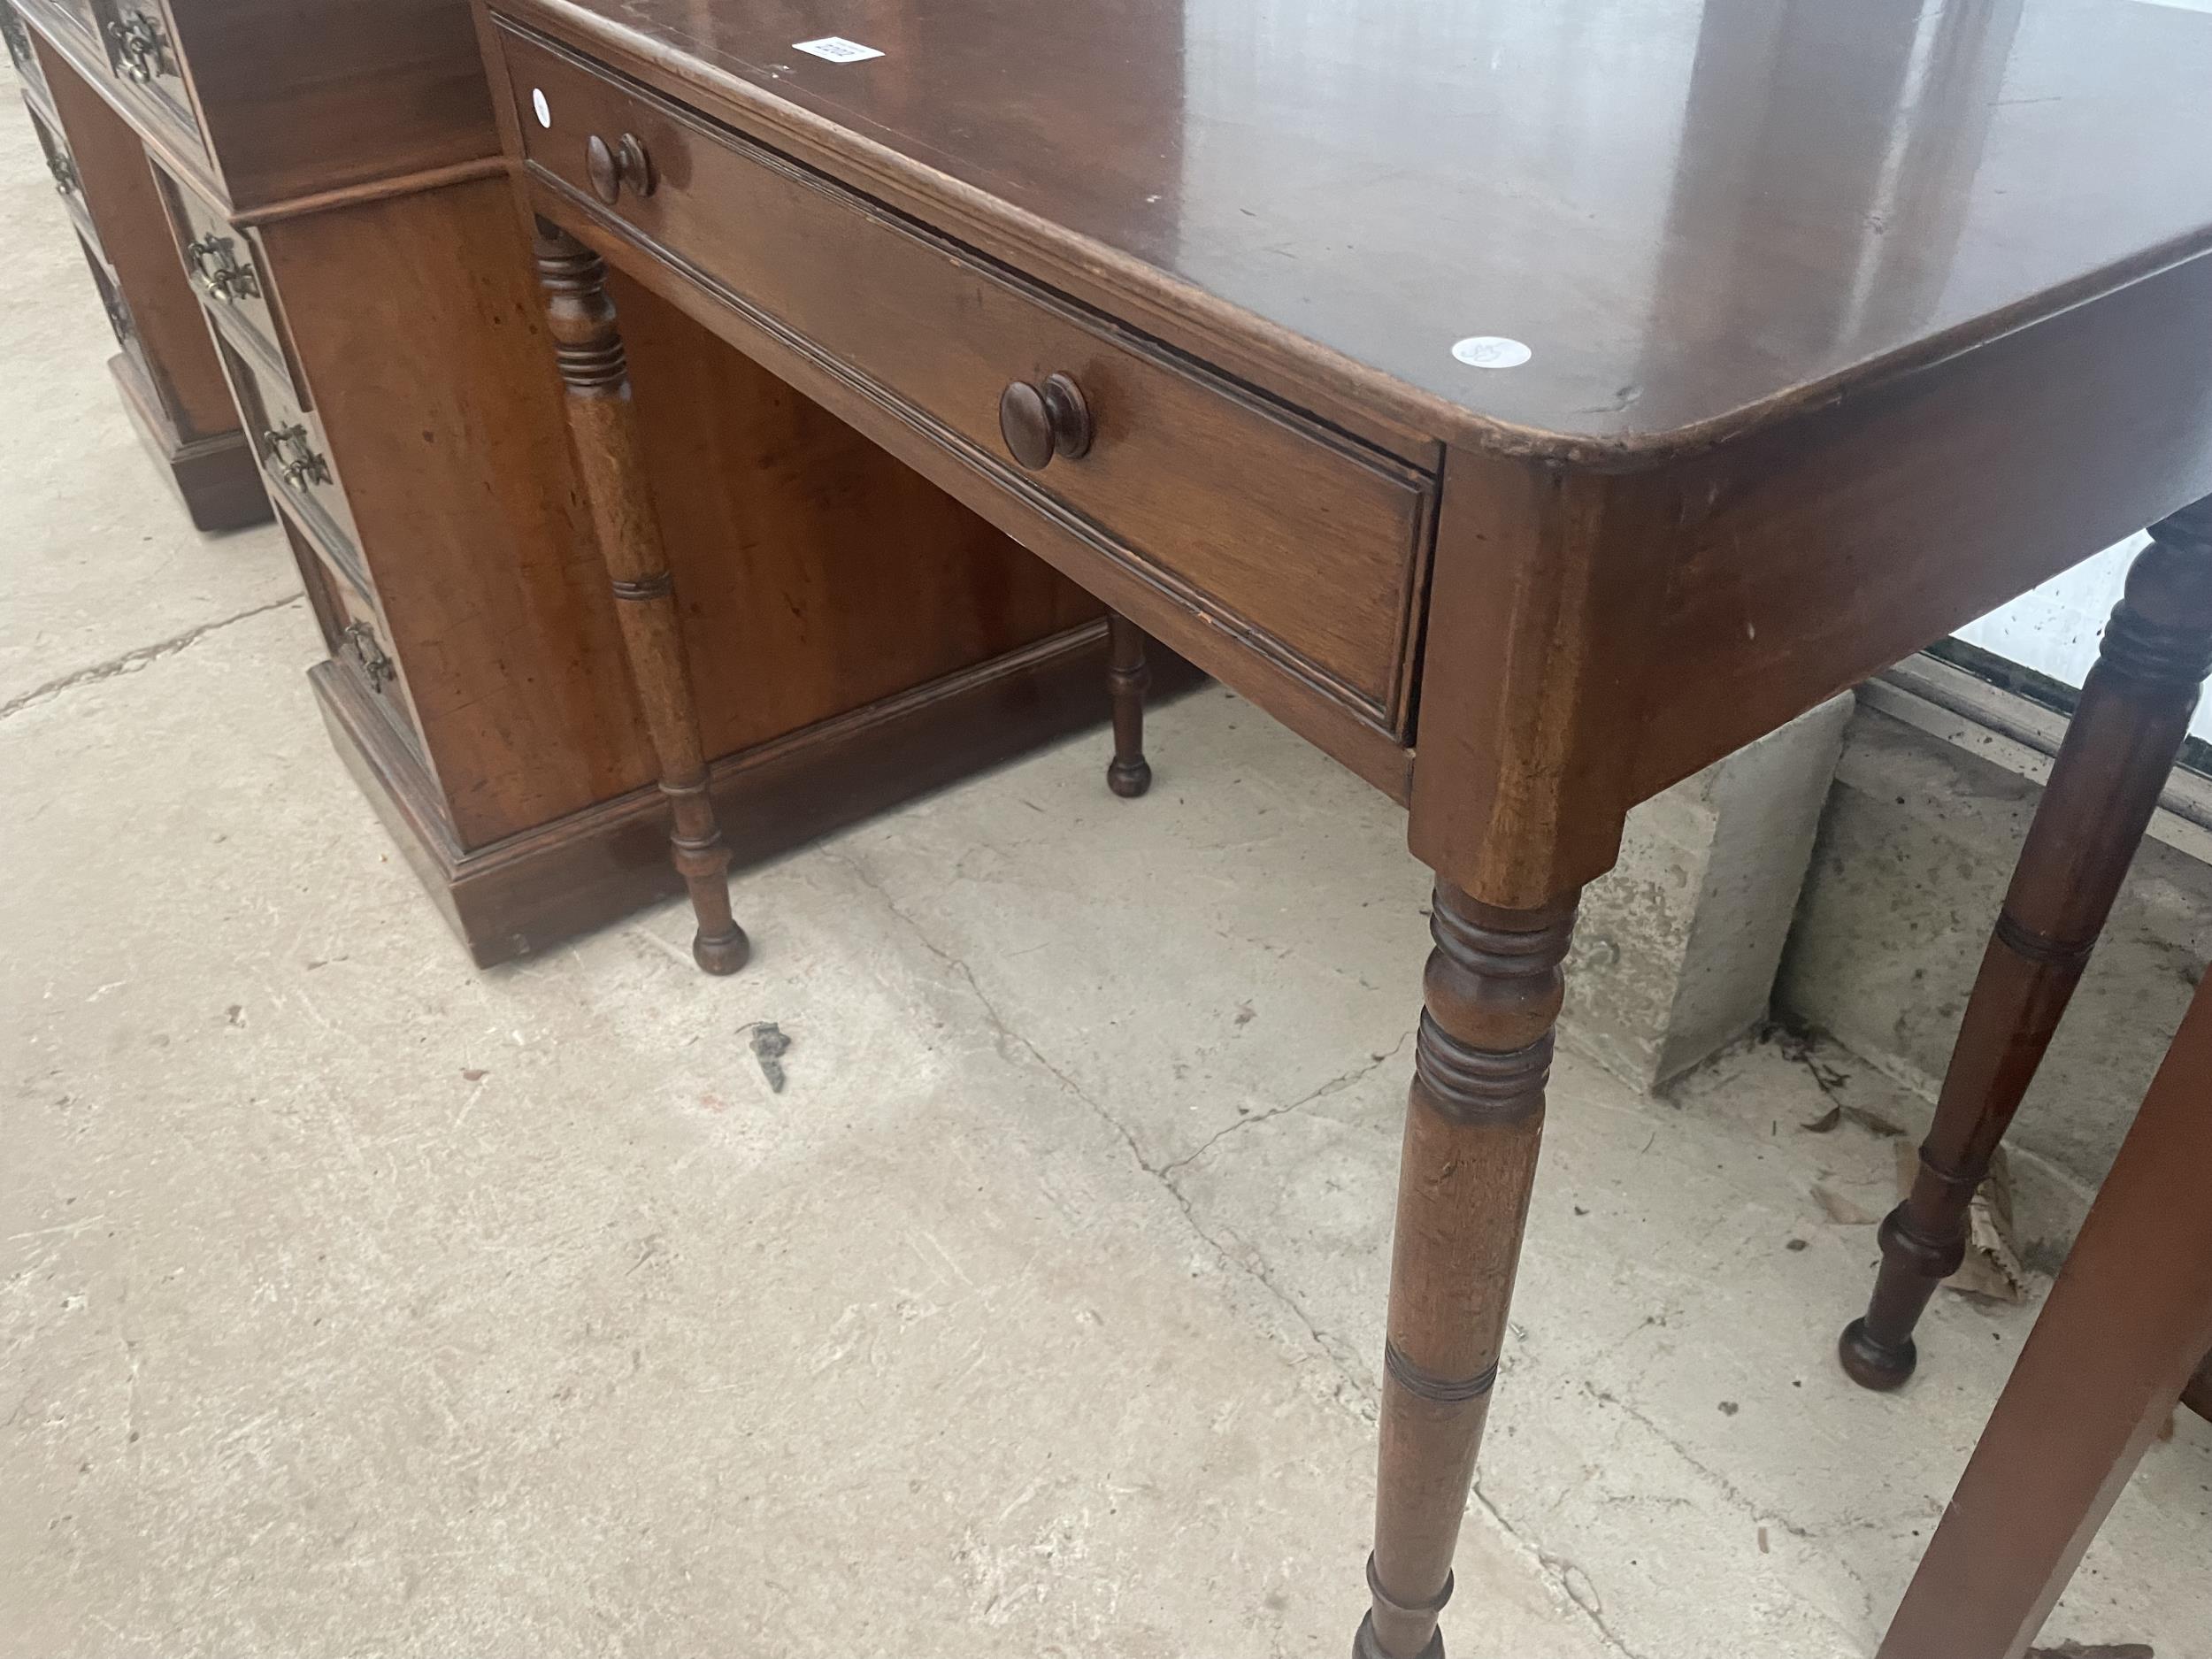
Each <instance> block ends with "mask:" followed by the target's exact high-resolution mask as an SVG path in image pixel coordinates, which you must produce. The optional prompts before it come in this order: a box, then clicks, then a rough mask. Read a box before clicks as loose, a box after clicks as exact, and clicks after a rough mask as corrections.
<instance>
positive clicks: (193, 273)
mask: <svg viewBox="0 0 2212 1659" xmlns="http://www.w3.org/2000/svg"><path fill="white" fill-rule="evenodd" d="M154 177H155V178H156V179H157V180H158V181H159V182H160V185H161V194H162V200H163V203H164V204H165V206H166V207H167V209H168V211H169V224H170V228H171V229H172V230H173V232H174V233H175V235H176V238H177V252H178V256H179V257H180V258H182V259H183V261H184V269H185V273H186V274H187V275H188V276H189V277H190V278H191V279H192V286H193V287H194V288H197V289H198V290H199V293H200V298H201V300H202V301H203V303H205V304H206V305H207V307H208V309H209V310H211V311H214V312H215V313H216V314H217V315H219V316H221V317H225V318H227V319H229V321H230V323H231V324H232V326H234V327H235V328H236V329H237V331H238V333H239V334H241V335H242V336H243V337H244V339H245V340H246V342H247V343H248V344H250V345H251V346H252V347H253V348H254V349H255V350H257V351H258V352H259V353H260V354H261V356H262V357H263V359H264V362H265V366H267V367H269V368H271V369H273V370H276V371H278V372H279V373H282V374H283V375H284V377H285V379H286V380H290V379H291V378H292V375H291V371H290V369H289V368H288V367H287V366H286V361H287V360H286V357H285V355H284V353H283V351H282V349H280V347H279V346H278V344H277V326H276V315H275V313H274V312H273V311H272V310H271V309H270V306H269V285H268V280H267V278H266V277H265V275H264V272H265V269H266V266H265V264H264V262H263V257H262V251H261V248H260V244H259V243H258V242H256V241H255V240H254V236H253V233H252V232H250V231H248V230H245V229H243V228H242V227H238V226H235V225H233V224H232V223H231V222H230V220H229V219H227V218H226V217H225V216H224V214H223V211H222V210H221V209H220V208H219V207H217V206H216V205H215V204H213V203H212V202H211V201H209V200H208V199H207V198H206V197H205V196H202V195H201V194H200V193H199V192H198V191H197V190H195V189H194V188H192V187H191V186H189V185H188V184H186V183H184V182H183V181H182V180H179V179H176V178H173V177H172V176H171V175H170V174H169V173H168V172H167V171H165V169H164V168H162V167H160V166H158V165H157V166H156V167H155V168H154ZM292 389H293V390H294V391H295V392H296V391H297V390H298V389H299V388H297V387H296V386H295V387H294V388H292Z"/></svg>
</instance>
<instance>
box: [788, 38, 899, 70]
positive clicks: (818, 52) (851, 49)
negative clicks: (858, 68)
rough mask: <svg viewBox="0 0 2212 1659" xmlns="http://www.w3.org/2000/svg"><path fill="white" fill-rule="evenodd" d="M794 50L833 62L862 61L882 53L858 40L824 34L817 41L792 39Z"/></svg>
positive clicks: (792, 48) (878, 56) (877, 56)
mask: <svg viewBox="0 0 2212 1659" xmlns="http://www.w3.org/2000/svg"><path fill="white" fill-rule="evenodd" d="M791 50H793V51H795V52H812V53H813V54H814V55H815V56H816V57H817V58H828V59H829V60H830V62H832V63H833V64H858V63H864V62H866V61H867V60H868V59H869V58H880V57H882V56H883V54H882V53H881V52H879V51H878V50H876V49H875V48H874V47H872V46H863V45H862V44H861V43H860V42H858V41H849V40H847V39H846V38H845V37H844V36H843V35H824V36H822V38H821V39H820V40H818V41H794V42H791Z"/></svg>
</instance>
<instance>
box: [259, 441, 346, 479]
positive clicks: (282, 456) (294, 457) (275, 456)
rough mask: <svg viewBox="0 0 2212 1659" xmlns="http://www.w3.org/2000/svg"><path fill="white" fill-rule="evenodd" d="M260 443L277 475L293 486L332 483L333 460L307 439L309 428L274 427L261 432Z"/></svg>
mask: <svg viewBox="0 0 2212 1659" xmlns="http://www.w3.org/2000/svg"><path fill="white" fill-rule="evenodd" d="M261 445H262V449H263V450H264V451H265V453H266V454H267V456H268V457H269V461H270V464H271V465H273V466H274V467H275V468H276V470H277V476H278V477H279V478H281V479H282V480H284V481H285V482H286V483H288V484H289V485H290V486H291V487H292V488H294V489H304V488H307V486H308V485H310V484H327V483H329V482H330V462H329V460H328V459H327V458H326V457H324V456H322V455H320V454H319V453H317V451H316V449H315V446H314V445H313V444H312V443H311V442H308V438H307V428H306V427H304V426H272V427H270V428H269V429H268V430H267V431H265V432H264V433H263V434H261Z"/></svg>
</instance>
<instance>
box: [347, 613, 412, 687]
mask: <svg viewBox="0 0 2212 1659" xmlns="http://www.w3.org/2000/svg"><path fill="white" fill-rule="evenodd" d="M338 637H339V638H340V639H341V640H342V641H345V649H347V650H348V651H349V652H350V653H351V654H352V656H353V660H354V662H355V663H356V664H357V665H358V666H359V668H360V670H361V676H362V678H363V679H365V680H367V681H368V682H369V689H370V690H371V691H381V690H383V689H384V687H386V686H388V685H389V684H390V683H391V682H392V681H393V680H397V679H398V678H399V670H398V669H397V668H396V667H394V666H393V664H392V659H391V658H390V657H387V656H386V655H385V654H384V648H383V647H382V646H381V645H380V644H378V643H377V639H376V634H375V633H374V632H373V630H372V629H371V628H370V626H369V625H368V624H367V623H365V622H349V623H347V624H346V626H344V627H343V628H342V629H341V630H339V634H338Z"/></svg>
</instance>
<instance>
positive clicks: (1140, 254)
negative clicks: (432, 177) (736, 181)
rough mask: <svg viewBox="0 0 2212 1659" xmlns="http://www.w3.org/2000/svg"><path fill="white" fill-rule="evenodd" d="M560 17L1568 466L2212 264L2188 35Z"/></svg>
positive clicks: (1929, 18)
mask: <svg viewBox="0 0 2212 1659" xmlns="http://www.w3.org/2000/svg"><path fill="white" fill-rule="evenodd" d="M551 9H553V10H556V11H558V12H565V13H566V14H568V15H569V16H570V17H572V19H576V20H577V21H578V22H580V23H584V24H586V25H587V26H588V27H595V29H611V31H613V32H615V33H617V34H619V35H627V36H629V37H631V39H632V40H633V41H634V42H636V43H638V44H640V45H644V46H646V47H647V49H648V50H653V51H655V52H656V54H657V55H665V57H666V58H670V59H674V58H681V59H683V60H685V61H686V63H687V69H688V71H689V73H694V74H698V73H704V74H707V75H710V76H712V77H714V78H716V79H717V80H723V79H724V78H725V77H726V86H725V90H726V92H727V93H728V94H729V95H731V96H737V97H739V98H741V99H743V100H746V101H748V102H759V101H765V102H769V103H781V104H787V105H790V106H795V108H796V109H797V110H798V111H803V112H805V113H807V114H810V115H812V116H815V117H818V118H820V119H824V120H826V121H829V122H832V123H834V124H835V125H837V126H838V127H841V128H843V129H845V130H846V131H848V132H849V133H852V134H856V135H858V136H859V137H861V138H862V139H864V140H865V141H868V142H873V143H878V144H880V145H881V146H883V147H884V148H885V149H886V150H888V151H890V152H893V153H894V154H895V155H896V156H898V157H902V158H903V159H904V160H906V161H907V162H909V163H912V164H918V165H920V166H922V167H925V168H927V169H931V170H933V171H934V172H936V173H941V174H943V175H946V176H947V177H949V178H950V179H951V180H955V181H956V182H957V183H958V184H960V185H963V186H965V187H969V188H973V189H976V190H978V191H979V192H982V193H984V194H985V195H987V196H990V197H992V198H995V200H997V201H999V202H1002V203H1003V204H1006V205H1007V206H1009V207H1010V208H1012V209H1014V210H1016V211H1019V212H1021V213H1023V214H1025V215H1034V216H1035V217H1036V218H1037V219H1038V220H1040V221H1041V222H1043V223H1046V224H1048V225H1050V226H1053V227H1056V228H1058V229H1062V230H1064V231H1066V232H1070V233H1072V234H1074V235H1075V236H1076V237H1078V238H1081V239H1084V240H1086V241H1087V242H1090V243H1093V244H1094V245H1096V246H1097V247H1098V248H1099V249H1100V250H1102V252H1103V253H1104V254H1105V255H1106V256H1107V257H1110V258H1113V259H1116V260H1123V261H1131V262H1136V263H1139V264H1141V265H1143V266H1146V267H1149V268H1150V269H1151V270H1154V271H1156V272H1157V273H1160V274H1161V276H1162V277H1164V279H1165V280H1168V281H1170V282H1172V283H1177V284H1184V285H1188V286H1189V287H1190V288H1194V289H1196V290H1198V291H1200V292H1202V293H1204V294H1207V295H1210V296H1214V297H1215V298H1217V299H1218V300H1220V301H1223V302H1226V303H1228V304H1230V305H1232V306H1234V307H1236V308H1238V309H1239V310H1240V311H1244V312H1246V313H1248V314H1249V315H1251V316H1253V317H1255V318H1256V319H1261V320H1262V321H1263V322H1265V323H1267V324H1270V325H1273V326H1279V327H1281V328H1283V329H1285V330H1287V331H1289V332H1291V333H1292V334H1296V335H1298V336H1301V337H1302V338H1304V339H1306V340H1309V341H1311V342H1315V343H1316V344H1318V345H1320V346H1323V347H1325V348H1327V349H1331V350H1333V352H1336V353H1338V354H1340V355H1341V356H1343V357H1347V358H1349V359H1351V360H1353V361H1354V362H1356V363H1358V364H1363V365H1367V366H1369V367H1371V368H1372V369H1375V370H1379V371H1380V372H1382V373H1384V374H1386V375H1387V376H1389V377H1391V378H1393V379H1394V380H1398V381H1400V382H1402V383H1403V384H1404V385H1406V386H1408V387H1409V388H1414V389H1416V390H1417V391H1419V392H1425V393H1428V394H1432V395H1434V396H1439V397H1441V398H1443V399H1445V400H1447V401H1448V402H1449V403H1453V404H1455V405H1457V406H1458V407H1459V408H1461V409H1463V410H1465V411H1468V412H1469V413H1471V414H1472V415H1474V416H1475V417H1477V418H1478V419H1480V420H1482V421H1484V422H1485V423H1491V424H1494V425H1495V426H1502V427H1507V428H1515V429H1519V430H1520V431H1521V432H1523V433H1525V434H1526V435H1527V438H1528V441H1529V442H1532V444H1534V445H1535V446H1537V447H1549V446H1551V445H1558V446H1560V447H1563V448H1571V449H1575V450H1577V451H1579V452H1583V453H1588V452H1589V451H1591V450H1592V449H1623V450H1629V449H1655V448H1660V447H1668V446H1671V444H1673V443H1675V442H1680V441H1683V440H1686V439H1694V438H1699V437H1714V436H1717V435H1719V434H1721V433H1722V432H1723V431H1725V430H1729V429H1732V428H1734V427H1736V426H1740V425H1742V424H1745V422H1746V421H1747V419H1751V418H1754V417H1755V414H1756V412H1757V411H1761V410H1762V409H1767V408H1771V407H1772V406H1774V405H1776V404H1777V403H1785V402H1795V401H1798V400H1801V399H1802V398H1803V397H1805V396H1808V395H1814V394H1817V393H1818V392H1819V391H1821V390H1822V389H1823V388H1832V387H1833V386H1835V385H1837V384H1838V383H1839V382H1841V381H1845V380H1849V379H1851V378H1853V377H1855V376H1858V375H1863V374H1866V373H1870V372H1878V371H1879V370H1880V369H1881V368H1882V367H1884V366H1888V367H1898V366H1903V365H1906V364H1909V363H1912V362H1916V361H1920V360H1924V359H1926V358H1929V357H1936V356H1940V355H1944V354H1945V353H1947V351H1949V350H1951V349H1955V348H1956V347H1958V346H1960V345H1962V344H1964V343H1970V342H1972V341H1973V340H1975V339H1978V338H1980V337H1983V336H1985V335H1986V334H1991V333H1993V332H1997V331H1999V330H2001V329H2002V328H2003V327H2005V326H2010V325H2012V324H2016V323H2018V322H2022V321H2025V320H2030V319H2033V318H2035V317H2038V316H2040V315H2043V314H2046V313H2047V312H2049V311H2054V310H2056V309H2059V308H2061V307H2062V306H2064V305H2065V304H2068V303H2071V302H2073V301H2075V300H2077V299H2079V298H2081V297H2084V296H2088V295H2092V294H2095V293H2097V292H2100V291H2102V290H2104V289H2106V288H2110V287H2113V286H2115V285H2116V284H2118V283H2121V282H2124V281H2125V280H2128V279H2129V278H2130V277H2131V276H2134V275H2138V274H2140V273H2143V272H2145V271H2147V270H2150V269H2154V268H2156V267H2157V266H2159V265H2163V264H2166V263H2168V262H2170V261H2171V260H2173V259H2175V258H2177V257H2183V256H2185V255H2187V254H2190V253H2193V252H2197V251H2200V250H2203V249H2205V248H2207V247H2208V246H2212V162H2208V159H2207V158H2208V157H2212V14H2208V13H2207V12H2204V11H2203V10H2202V9H2201V8H2200V7H2199V6H2197V5H2195V4H2193V0H1851V4H1835V3H1834V0H1517V3H1516V4H1476V3H1475V0H1338V3H1335V4H1321V3H1319V0H1305V3H1304V4H1286V3H1285V0H1086V4H1082V5H1079V6H1077V5H1067V6H1063V5H1053V4H1042V3H1041V0H556V3H555V4H554V5H553V7H552V8H551ZM823 35H841V36H844V37H845V38H848V39H850V40H854V41H856V42H860V43H862V44H864V45H866V46H870V47H872V48H875V49H876V50H879V51H880V52H881V53H882V54H883V56H881V57H879V58H872V59H868V60H866V61H863V62H856V63H832V62H826V61H824V60H822V59H821V58H816V57H812V56H809V55H808V54H806V53H803V52H800V51H796V50H793V47H794V44H795V42H800V41H804V40H809V39H813V38H816V37H819V36H823ZM1471 336H1498V337H1503V338H1506V339H1509V340H1513V341H1517V342H1521V343H1523V344H1525V346H1526V347H1527V348H1528V349H1529V352H1530V354H1531V355H1530V357H1529V359H1528V361H1527V362H1526V363H1525V364H1523V365H1519V366H1517V367H1512V368H1484V367H1476V366H1469V365H1465V364H1463V363H1462V362H1461V361H1459V360H1458V359H1457V358H1456V357H1455V356H1454V355H1453V347H1454V345H1455V342H1459V341H1461V340H1462V339H1464V338H1468V337H1471Z"/></svg>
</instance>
